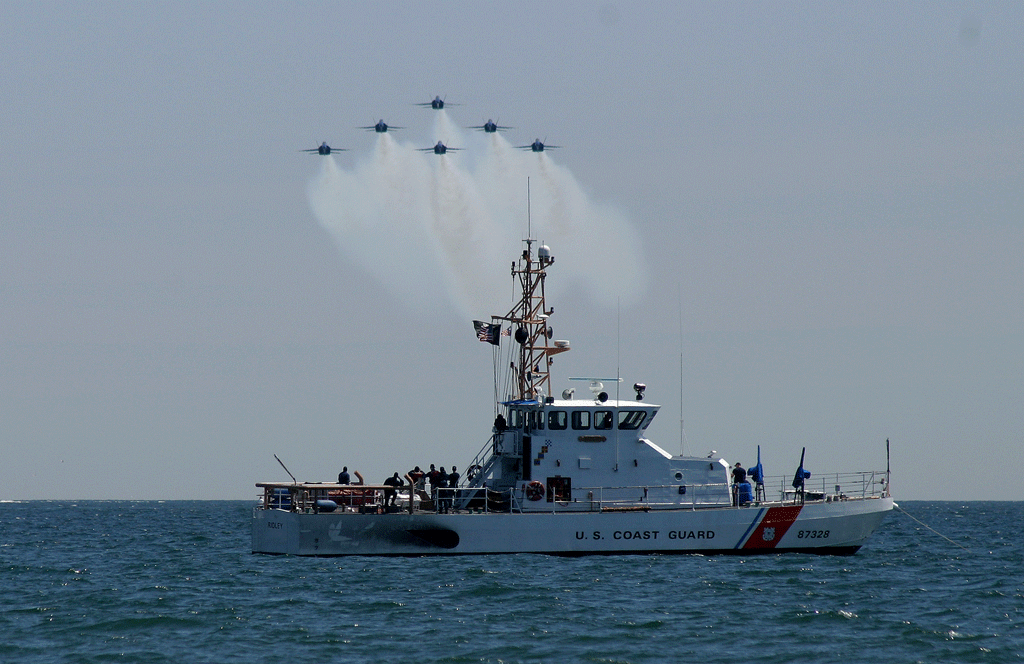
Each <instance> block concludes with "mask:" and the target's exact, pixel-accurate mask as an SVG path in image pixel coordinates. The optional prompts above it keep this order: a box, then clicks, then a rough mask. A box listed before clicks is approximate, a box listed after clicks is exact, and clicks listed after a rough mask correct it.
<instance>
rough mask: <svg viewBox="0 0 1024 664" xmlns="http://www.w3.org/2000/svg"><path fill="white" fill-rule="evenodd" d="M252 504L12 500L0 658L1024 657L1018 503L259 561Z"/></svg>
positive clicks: (3, 556) (3, 563)
mask: <svg viewBox="0 0 1024 664" xmlns="http://www.w3.org/2000/svg"><path fill="white" fill-rule="evenodd" d="M250 508H251V505H250V504H249V503H245V502H26V503H4V504H0V607H2V608H0V661H2V662H55V661H56V662H111V661H124V662H178V663H179V664H180V663H182V662H190V663H191V662H215V661H216V662H264V661H266V662H269V661H324V662H328V661H329V662H340V661H353V662H355V661H358V662H371V661H385V660H388V661H391V660H396V661H397V660H401V661H412V662H417V663H418V662H663V661H699V662H702V663H705V664H706V663H710V662H737V661H750V662H769V663H770V662H779V663H782V662H785V663H787V664H789V663H791V662H797V661H804V662H1011V661H1022V660H1024V534H1022V531H1024V503H1010V502H999V503H992V502H977V503H964V504H960V503H945V502H943V503H934V502H916V503H914V502H911V503H905V504H903V505H902V509H903V510H905V512H906V514H903V513H900V512H895V513H893V514H892V515H890V516H889V517H887V519H886V521H885V522H884V523H883V525H882V527H881V528H880V529H879V531H878V532H877V533H876V534H875V536H874V537H873V538H872V539H871V540H870V541H869V543H868V546H866V547H864V548H863V549H861V551H860V552H859V553H858V554H857V555H855V556H851V557H842V558H829V557H815V556H807V555H784V556H764V557H757V556H752V557H737V556H717V557H703V556H596V557H588V558H557V557H549V556H537V555H516V556H467V557H455V558H398V559H390V558H330V559H310V558H291V557H274V556H258V555H253V554H251V553H250V552H249V544H250V542H249V518H250V514H251V511H250ZM908 514H909V515H912V516H913V517H914V518H916V519H917V520H919V521H920V522H923V523H925V524H928V525H929V526H930V527H931V528H934V530H935V531H938V532H939V533H941V534H942V535H943V536H944V537H942V536H939V535H937V534H935V533H934V532H932V531H931V530H928V529H926V528H924V527H923V526H921V525H920V524H919V523H918V522H917V521H914V520H913V519H911V518H910V517H909V516H907V515H908ZM945 538H948V539H945Z"/></svg>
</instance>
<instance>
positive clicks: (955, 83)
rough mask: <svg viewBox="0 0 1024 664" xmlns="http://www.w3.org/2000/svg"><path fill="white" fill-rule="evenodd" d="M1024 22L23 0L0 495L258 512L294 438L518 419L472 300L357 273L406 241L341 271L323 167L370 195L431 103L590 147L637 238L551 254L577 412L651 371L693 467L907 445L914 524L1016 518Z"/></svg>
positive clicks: (518, 188)
mask: <svg viewBox="0 0 1024 664" xmlns="http://www.w3.org/2000/svg"><path fill="white" fill-rule="evenodd" d="M1022 26H1024V5H1022V4H1020V3H1016V2H1006V3H994V2H993V3H972V2H950V3H942V2H926V3H888V2H886V3H827V2H826V3H819V2H814V3H772V4H767V3H764V4H759V3H748V2H742V3H730V2H715V3H706V2H694V3H685V2H684V3H680V2H663V3H632V2H630V3H626V2H621V3H620V2H608V3H589V2H559V3H549V2H525V3H524V2H517V3H453V2H417V3H397V2H396V3H390V2H383V3H370V4H368V3H229V2H218V3H188V2H173V3H172V2H165V3H153V2H146V3H142V2H137V3H129V2H125V3H106V2H71V3H49V2H32V3H27V2H21V3H12V2H9V3H3V4H0V56H2V62H3V63H4V66H3V67H2V68H0V90H2V100H3V102H2V110H3V112H2V115H0V201H2V205H3V212H4V214H3V223H2V224H0V311H2V316H0V423H2V426H0V452H2V453H3V463H0V499H27V498H138V499H148V498H192V497H194V498H249V497H253V496H254V495H255V489H254V487H253V483H254V482H256V481H259V480H271V479H282V475H283V473H282V471H281V470H280V469H279V467H278V466H277V463H276V462H275V461H274V459H273V456H272V455H273V454H274V453H276V454H278V455H279V456H280V457H281V458H282V459H284V460H285V462H286V463H287V464H288V465H289V467H290V468H291V470H292V472H294V473H295V474H296V475H297V476H299V478H300V479H306V480H327V479H331V478H332V477H334V476H336V474H337V471H338V470H339V469H340V467H341V465H342V464H347V465H348V466H349V467H350V468H357V469H360V470H362V471H363V473H364V474H365V475H366V476H367V478H368V479H370V480H374V481H376V480H381V479H383V478H384V477H385V476H387V475H390V474H391V472H393V471H395V470H398V471H405V470H407V469H408V468H410V467H411V466H412V465H414V464H420V465H425V464H429V463H437V464H439V465H451V464H453V463H454V464H456V465H463V464H466V463H468V461H469V460H470V458H471V457H472V456H473V455H474V454H475V453H476V452H477V451H478V450H479V449H480V447H481V446H482V445H483V444H484V442H485V441H486V437H487V435H488V430H489V423H490V420H491V412H492V411H491V403H490V401H491V400H490V396H491V387H490V386H491V358H490V353H489V352H487V349H486V347H484V346H483V345H482V344H479V343H478V342H477V341H476V340H475V339H474V338H473V335H472V328H471V326H470V324H469V323H468V321H467V316H466V314H467V312H466V311H465V310H464V309H465V303H464V302H463V303H461V304H460V303H459V302H456V301H453V300H452V299H451V298H450V297H448V289H447V288H445V287H443V286H442V285H439V286H437V288H435V289H430V288H428V287H424V284H422V283H416V284H414V283H412V280H411V279H410V280H408V281H409V283H410V291H408V292H406V293H405V294H406V295H408V293H410V292H411V293H415V292H416V291H414V290H411V289H413V288H418V289H421V290H423V291H424V294H423V296H422V298H420V297H417V298H416V299H417V300H418V301H420V300H421V301H422V303H423V304H420V305H418V306H410V305H409V304H408V302H407V300H408V299H409V298H408V297H403V293H400V292H396V291H397V290H401V288H400V286H398V287H396V285H395V284H396V283H397V284H401V283H402V279H401V278H397V279H396V278H395V277H394V275H393V274H392V275H390V278H389V276H388V275H381V274H379V273H376V272H375V271H374V270H373V269H371V268H369V267H368V266H367V261H365V260H363V261H361V260H359V258H360V257H365V256H366V255H374V254H372V252H380V253H381V254H382V255H388V252H389V250H390V247H391V246H392V245H390V244H388V243H387V242H385V241H384V240H385V239H386V238H388V237H395V236H397V235H398V234H397V233H395V232H394V231H393V230H392V229H390V228H386V227H385V228H377V229H375V233H376V234H375V235H371V236H370V237H371V240H370V241H365V243H364V244H357V243H355V244H349V245H348V246H346V244H345V239H344V234H340V235H339V233H338V232H337V231H336V229H335V230H332V229H330V228H329V227H328V226H326V225H324V224H322V223H321V221H322V220H321V219H320V218H319V217H318V216H317V214H315V212H314V209H313V207H312V205H311V200H310V191H311V188H315V187H316V186H317V185H316V183H317V181H318V178H320V177H322V176H323V171H322V170H321V169H322V168H324V163H323V161H324V160H323V159H321V158H320V157H318V156H309V155H305V154H301V153H299V152H298V150H299V149H301V148H308V147H315V146H316V145H318V144H319V143H320V142H321V141H323V140H327V141H328V142H329V143H330V144H331V145H332V146H335V147H346V148H350V149H351V151H350V152H344V153H340V154H338V155H336V156H333V157H331V158H332V159H334V160H335V164H336V166H337V169H338V170H339V171H340V172H341V173H342V174H348V175H353V174H356V173H357V172H358V171H359V169H360V168H362V167H364V166H365V165H366V164H367V163H368V162H369V160H370V159H371V157H372V155H373V154H374V151H375V150H376V149H377V148H376V147H375V146H376V145H377V141H378V140H379V139H378V138H377V137H376V136H375V135H374V134H372V133H367V132H363V131H359V130H357V129H355V127H357V126H360V125H367V124H372V123H373V122H375V121H376V120H377V119H379V118H385V119H386V120H387V121H388V122H389V123H392V124H395V125H401V126H404V127H406V129H404V130H403V131H402V132H401V133H398V134H396V135H395V138H396V139H397V140H399V141H400V142H402V144H403V145H405V146H406V147H409V146H413V145H416V146H424V147H425V146H429V145H432V144H433V143H434V142H435V140H436V132H437V127H438V125H436V124H435V123H436V122H438V119H437V114H435V113H434V112H433V111H430V110H424V109H420V108H417V107H415V106H413V104H414V103H415V102H420V101H428V100H430V99H431V98H433V97H434V95H442V96H444V97H446V99H447V100H448V101H449V102H457V103H460V104H461V105H460V106H452V107H450V108H449V109H448V111H447V116H446V117H447V118H448V119H449V120H450V122H451V123H452V124H453V125H455V126H456V127H465V126H467V125H473V124H481V123H482V122H484V121H485V120H486V119H488V118H494V119H496V120H498V121H499V122H501V123H502V124H507V125H511V126H513V127H515V129H514V130H511V131H509V132H508V134H507V138H508V140H509V141H511V142H512V143H513V144H516V145H518V144H523V143H528V142H530V141H532V140H533V139H534V138H537V137H540V138H541V139H543V140H546V141H548V142H550V143H553V144H557V145H561V146H563V147H562V148H561V149H560V150H558V151H555V152H552V153H551V154H550V162H551V164H553V165H554V166H557V167H558V168H559V169H564V171H559V172H562V173H565V174H568V175H567V176H566V177H571V178H572V180H573V181H574V182H575V183H577V184H578V186H579V189H580V195H581V196H582V197H584V198H585V199H586V202H587V204H588V205H590V206H591V207H589V208H587V209H591V210H599V211H601V212H602V214H603V213H607V214H608V215H611V216H612V217H614V218H615V219H617V220H625V221H624V224H625V226H626V227H628V229H629V231H630V232H632V233H634V234H635V236H636V237H637V238H638V239H639V248H638V250H637V252H635V253H634V252H622V253H620V254H619V255H618V256H617V257H612V258H607V257H606V256H605V254H603V253H602V251H605V250H606V249H602V248H601V247H607V246H612V247H614V246H615V243H614V242H613V243H611V245H609V244H608V242H607V240H608V237H607V236H609V235H610V236H614V238H616V239H617V238H621V236H620V235H618V234H617V232H616V233H609V234H605V235H606V236H605V237H603V240H604V244H601V246H598V245H597V244H595V242H596V240H593V241H592V238H591V239H586V238H584V239H583V240H581V241H579V242H567V243H566V245H567V246H558V245H557V244H555V243H554V242H551V244H552V247H551V248H552V252H553V253H554V254H555V257H556V260H557V261H558V262H557V263H556V266H555V267H554V268H553V270H552V272H551V281H550V283H552V285H553V286H555V285H556V284H557V283H558V280H559V278H560V277H565V279H564V280H563V283H562V286H561V287H557V286H556V287H555V288H554V291H555V295H554V298H553V301H552V304H553V305H554V306H555V308H556V311H557V315H556V320H555V322H554V325H555V327H556V329H557V331H558V332H557V335H556V336H558V337H560V338H567V339H570V340H571V341H572V344H573V351H572V352H571V353H569V354H567V355H563V356H560V357H559V358H558V362H557V363H556V365H555V366H554V367H553V369H554V385H555V386H556V388H557V389H558V390H561V388H562V387H565V386H567V385H568V383H567V380H566V379H567V378H568V377H569V376H578V375H593V374H602V375H603V374H609V372H611V373H612V375H614V373H615V372H617V371H618V372H621V375H622V376H623V377H624V379H625V381H626V383H627V384H632V383H633V382H636V381H641V382H644V383H646V384H647V385H648V386H649V387H648V400H649V401H652V402H654V403H660V404H663V409H662V413H661V415H660V416H659V419H658V420H656V422H655V424H654V426H653V427H652V428H651V429H650V430H649V435H650V437H651V438H652V439H653V440H654V441H655V442H657V443H659V444H661V445H662V446H663V447H665V448H666V449H669V450H672V451H677V450H678V449H679V446H680V433H679V419H680V403H681V404H682V417H683V418H685V421H686V445H687V451H688V452H691V453H696V454H704V453H706V452H707V451H708V450H709V449H716V450H718V451H719V453H720V454H722V455H723V456H725V458H726V459H729V460H730V461H731V460H739V461H741V462H744V463H750V462H751V461H752V460H753V457H754V454H756V446H757V445H758V444H760V445H761V446H762V455H763V458H764V463H765V466H766V469H767V472H768V473H769V474H785V473H790V474H791V472H792V469H793V467H794V465H795V462H796V461H797V460H798V458H799V453H800V448H801V447H804V446H806V447H807V450H808V451H807V464H806V465H807V467H808V468H809V469H810V470H811V471H812V472H825V471H836V470H843V469H854V470H864V469H877V468H884V465H885V452H884V449H885V448H884V444H885V439H886V438H889V439H891V441H892V454H893V458H892V465H893V469H894V471H895V477H894V480H893V489H894V492H895V493H896V495H897V498H898V499H900V498H903V499H956V500H969V499H1018V498H1020V496H1019V495H1018V494H1017V493H1016V492H1015V491H1014V489H1013V486H1014V483H1013V482H1009V481H1007V477H1008V475H1007V471H1005V470H1004V468H1009V469H1012V470H1011V471H1010V473H1011V475H1010V476H1012V473H1013V472H1014V471H1015V470H1016V469H1018V468H1022V467H1024V451H1022V450H1024V305H1022V303H1024V261H1022V256H1024V193H1022V192H1024V120H1022V118H1024V85H1022V84H1021V75H1020V72H1021V71H1024V32H1022V30H1024V28H1022ZM458 138H459V139H460V140H464V141H465V142H466V145H465V146H464V147H466V148H467V149H466V151H465V152H462V153H459V154H458V155H455V156H451V157H449V159H450V160H451V161H450V162H448V163H449V164H450V165H451V168H452V169H454V172H455V173H456V175H458V176H459V177H463V178H469V179H470V180H472V182H473V183H475V185H479V186H484V184H483V179H484V178H483V176H482V175H481V174H480V170H479V168H480V167H481V164H482V163H483V159H482V157H481V155H482V153H483V151H484V150H485V147H484V144H483V142H482V138H483V137H481V136H477V135H472V136H471V135H470V134H469V132H466V133H465V134H464V135H463V136H459V137H458ZM525 156H528V155H524V157H525ZM423 159H424V161H423V162H422V164H427V165H428V166H429V168H437V166H436V162H434V161H428V160H427V157H423ZM538 163H539V162H538ZM510 179H511V180H516V181H510V182H507V183H502V186H503V187H504V189H503V192H504V193H506V194H507V195H508V196H509V197H510V198H511V199H512V200H514V199H515V196H516V195H519V196H524V193H523V192H524V191H525V183H524V182H520V181H518V178H510ZM362 203H363V201H352V204H353V206H358V205H360V204H362ZM511 210H512V212H513V213H514V212H516V211H517V210H518V208H515V207H514V206H513V207H512V208H511ZM540 217H541V218H540V219H538V220H537V223H538V226H539V228H538V233H541V234H543V233H544V231H545V228H544V223H545V221H547V222H548V223H556V220H552V219H547V220H545V218H544V215H543V214H541V215H540ZM513 218H514V214H513ZM382 223H384V222H382ZM522 223H523V225H522V227H518V228H511V229H508V228H505V229H504V235H502V236H501V237H500V240H501V241H503V242H504V241H505V235H508V236H511V237H513V238H514V237H519V236H521V235H523V234H524V233H525V220H524V221H523V222H522ZM548 230H550V229H548ZM550 234H552V233H549V235H550ZM488 237H489V238H490V239H492V240H493V239H494V237H495V236H488ZM593 237H596V234H595V235H594V236H593ZM371 241H373V242H379V243H380V244H379V245H378V246H370V244H371ZM495 241H496V240H495ZM499 249H500V247H499ZM406 250H408V248H406ZM520 250H521V248H520V245H519V243H518V242H514V241H512V242H509V246H507V248H506V249H505V250H504V251H501V252H500V255H502V256H503V257H504V258H503V259H502V260H501V261H498V265H496V266H495V268H496V269H497V270H499V271H500V272H501V273H504V272H505V271H507V269H508V268H507V266H508V264H509V263H510V262H511V261H512V260H513V258H514V257H516V256H517V255H518V254H519V252H520ZM396 251H397V250H396ZM367 252H369V253H367ZM626 254H628V255H626ZM401 256H403V254H399V257H401ZM589 256H600V257H601V258H602V259H603V260H594V261H593V263H594V264H593V266H592V272H590V273H588V272H586V271H581V270H580V269H579V268H580V266H582V265H585V264H587V262H588V260H587V259H588V257H589ZM637 256H638V258H637ZM409 258H410V260H413V259H414V258H415V257H413V256H410V257H409ZM479 258H480V256H471V255H467V256H466V262H465V264H464V266H471V267H472V269H473V270H480V269H481V268H480V267H479V265H478V264H477V263H478V262H479ZM559 269H564V270H565V272H563V273H562V274H561V275H560V274H559ZM636 272H642V274H643V275H644V278H645V283H646V287H645V288H644V290H643V291H642V293H641V294H639V295H636V294H635V293H634V294H632V295H630V292H632V291H630V290H629V289H624V293H625V295H623V294H619V293H618V291H616V289H614V288H612V289H608V288H606V287H605V284H607V282H608V281H609V280H612V279H614V278H616V277H621V276H622V275H635V273H636ZM399 276H401V275H399ZM588 277H592V279H588ZM595 284H599V285H600V286H599V287H598V286H595ZM602 293H604V294H606V295H607V294H609V293H610V294H613V295H615V297H613V298H610V297H601V294H602ZM498 296H499V297H498V298H496V300H495V303H494V306H493V307H492V308H490V309H488V310H484V311H479V312H478V315H477V316H476V317H480V318H485V317H486V316H488V315H490V314H492V313H500V312H502V311H504V310H505V309H506V308H507V300H506V297H507V293H506V292H502V293H499V294H498ZM612 302H615V303H612ZM680 365H682V371H680ZM680 386H682V394H681V395H680Z"/></svg>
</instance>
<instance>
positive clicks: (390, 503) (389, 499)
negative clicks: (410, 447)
mask: <svg viewBox="0 0 1024 664" xmlns="http://www.w3.org/2000/svg"><path fill="white" fill-rule="evenodd" d="M384 484H386V485H387V486H389V487H391V488H390V489H384V506H385V507H394V506H395V499H397V498H398V487H400V486H402V485H403V484H404V483H403V482H402V479H401V478H400V477H399V476H398V473H397V472H396V473H395V474H394V475H392V476H391V477H389V478H387V479H386V480H384Z"/></svg>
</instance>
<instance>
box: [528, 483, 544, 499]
mask: <svg viewBox="0 0 1024 664" xmlns="http://www.w3.org/2000/svg"><path fill="white" fill-rule="evenodd" d="M526 497H527V498H529V499H530V500H540V499H541V498H543V497H544V485H543V484H541V483H540V482H538V481H537V480H534V481H532V482H530V483H529V484H527V485H526Z"/></svg>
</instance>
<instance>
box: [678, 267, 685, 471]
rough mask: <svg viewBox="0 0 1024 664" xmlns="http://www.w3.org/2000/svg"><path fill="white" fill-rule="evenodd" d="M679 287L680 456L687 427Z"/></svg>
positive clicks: (681, 309)
mask: <svg viewBox="0 0 1024 664" xmlns="http://www.w3.org/2000/svg"><path fill="white" fill-rule="evenodd" d="M676 287H677V289H678V291H677V292H678V302H679V456H686V428H685V427H684V426H683V292H682V288H681V287H680V286H679V285H678V284H676Z"/></svg>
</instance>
